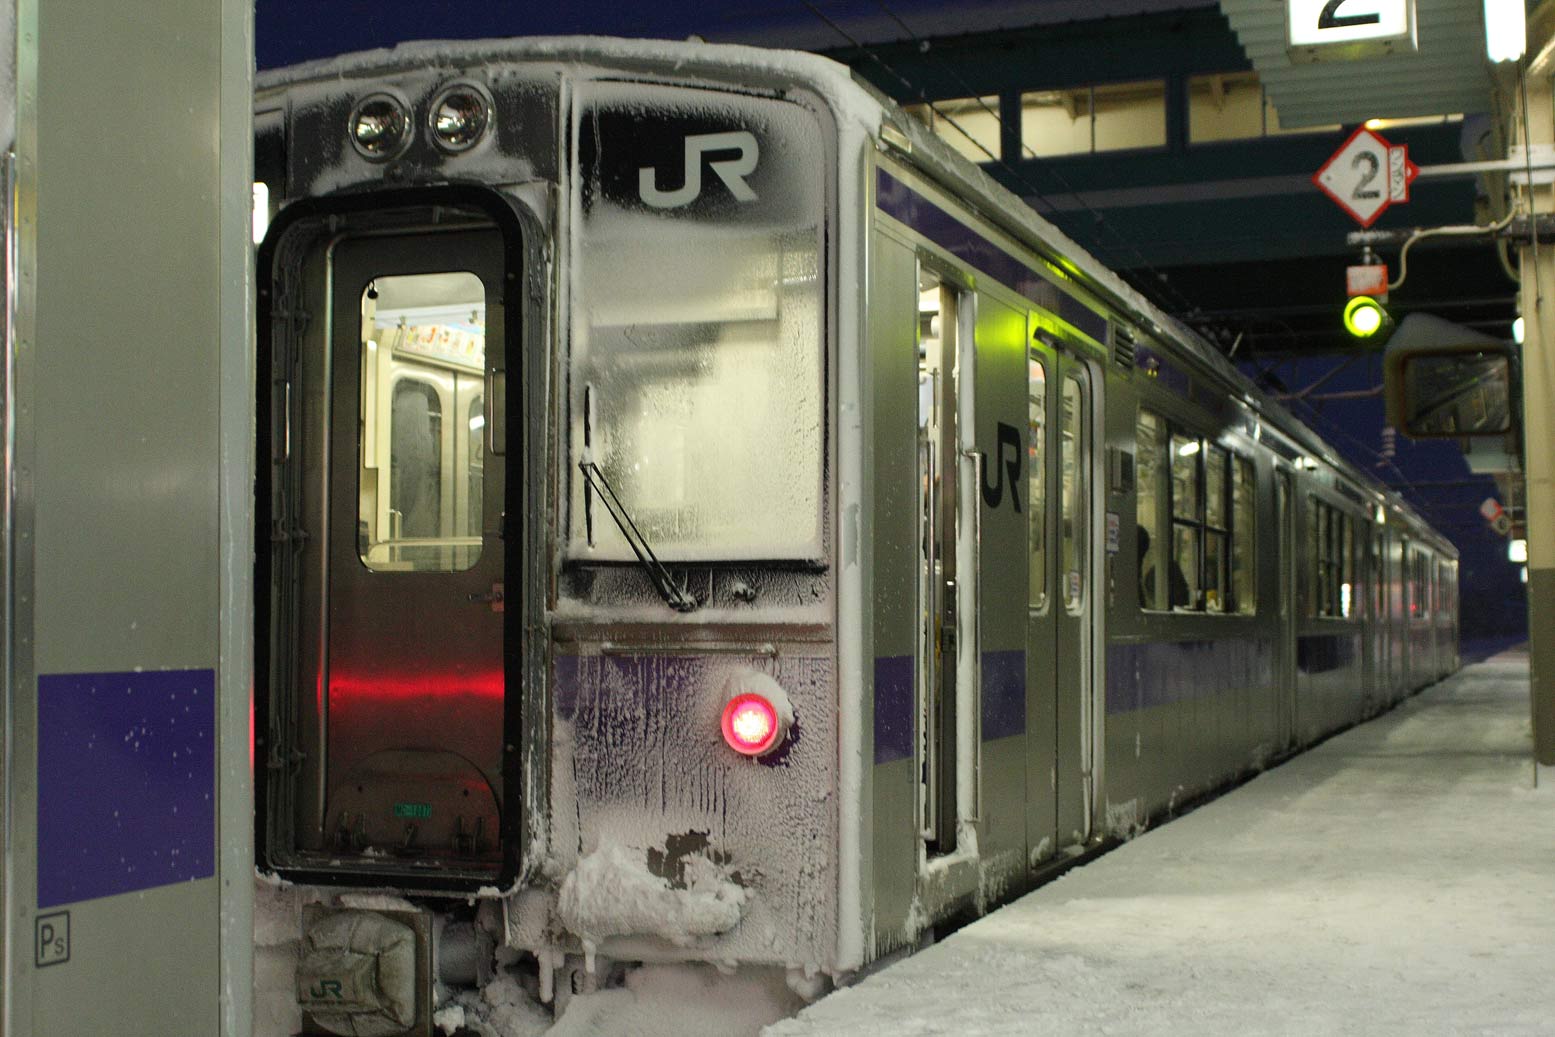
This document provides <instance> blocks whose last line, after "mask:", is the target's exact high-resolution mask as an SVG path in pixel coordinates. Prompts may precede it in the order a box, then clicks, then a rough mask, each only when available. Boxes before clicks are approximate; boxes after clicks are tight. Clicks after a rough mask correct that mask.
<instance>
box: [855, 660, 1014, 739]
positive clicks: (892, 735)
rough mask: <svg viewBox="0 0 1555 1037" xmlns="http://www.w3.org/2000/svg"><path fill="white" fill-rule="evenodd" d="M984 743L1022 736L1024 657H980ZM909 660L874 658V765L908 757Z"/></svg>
mask: <svg viewBox="0 0 1555 1037" xmlns="http://www.w3.org/2000/svg"><path fill="white" fill-rule="evenodd" d="M982 665H983V674H982V678H983V680H982V685H983V698H982V703H981V710H980V714H981V718H982V722H983V741H985V742H991V741H993V740H994V739H997V738H1008V737H1010V736H1011V735H1018V734H1023V733H1025V730H1026V653H1025V651H1024V650H1021V649H1016V650H1015V651H1006V652H984V653H983V660H982ZM915 699H916V696H915V695H914V693H913V657H912V656H910V655H887V656H881V657H880V658H877V659H876V660H875V762H876V763H877V764H880V763H892V762H894V761H896V760H904V759H906V758H907V757H909V756H911V755H912V753H913V745H912V739H913V704H914V701H915Z"/></svg>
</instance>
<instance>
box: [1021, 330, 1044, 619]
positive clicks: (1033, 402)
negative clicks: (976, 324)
mask: <svg viewBox="0 0 1555 1037" xmlns="http://www.w3.org/2000/svg"><path fill="white" fill-rule="evenodd" d="M1026 368H1027V372H1028V374H1027V379H1026V399H1027V404H1026V420H1027V430H1026V435H1027V439H1026V443H1027V446H1026V451H1027V458H1026V500H1027V501H1028V502H1029V504H1028V505H1027V508H1026V516H1027V523H1028V525H1029V527H1030V530H1031V552H1030V555H1029V565H1030V575H1029V576H1028V578H1027V582H1026V587H1027V598H1028V603H1029V604H1030V606H1031V607H1032V608H1034V609H1041V608H1046V607H1047V539H1046V538H1047V464H1046V463H1045V458H1044V452H1043V449H1042V446H1043V444H1044V443H1046V442H1047V367H1046V366H1044V365H1043V362H1042V359H1041V357H1040V356H1039V355H1038V354H1037V353H1032V354H1031V356H1030V358H1029V359H1028V360H1027V361H1026Z"/></svg>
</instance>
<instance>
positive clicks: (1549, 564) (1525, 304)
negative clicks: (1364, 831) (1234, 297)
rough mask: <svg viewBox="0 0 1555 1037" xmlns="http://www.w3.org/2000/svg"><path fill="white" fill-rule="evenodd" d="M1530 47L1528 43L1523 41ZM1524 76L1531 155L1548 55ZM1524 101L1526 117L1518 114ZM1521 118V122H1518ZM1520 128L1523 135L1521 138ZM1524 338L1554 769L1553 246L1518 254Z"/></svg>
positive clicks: (1540, 642) (1538, 690)
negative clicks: (1542, 66) (1525, 77)
mask: <svg viewBox="0 0 1555 1037" xmlns="http://www.w3.org/2000/svg"><path fill="white" fill-rule="evenodd" d="M1529 42H1530V44H1533V43H1534V41H1533V40H1530V41H1529ZM1536 53H1540V56H1539V58H1535V59H1534V61H1533V62H1532V63H1531V67H1530V68H1529V69H1528V72H1527V87H1526V93H1523V92H1522V91H1517V92H1516V93H1514V95H1513V96H1514V97H1515V98H1516V103H1515V104H1514V105H1513V106H1512V107H1513V110H1514V111H1515V113H1516V115H1515V117H1514V119H1513V127H1512V133H1511V138H1512V139H1514V140H1517V141H1519V142H1523V141H1524V140H1525V137H1526V143H1529V144H1531V145H1532V147H1533V148H1534V149H1536V151H1535V153H1537V149H1541V148H1549V147H1550V146H1552V145H1555V101H1552V95H1551V80H1550V71H1551V70H1550V69H1549V68H1547V67H1545V68H1542V69H1541V67H1540V66H1541V65H1547V64H1548V61H1549V59H1548V57H1547V55H1548V54H1549V51H1548V50H1547V49H1546V50H1545V51H1543V52H1542V53H1541V52H1537V51H1536ZM1524 98H1526V103H1527V111H1526V113H1524V111H1523V99H1524ZM1525 116H1526V117H1525ZM1524 127H1526V128H1527V130H1526V134H1525V132H1524ZM1520 202H1521V207H1522V209H1523V211H1525V212H1527V211H1529V210H1530V209H1531V211H1532V212H1533V213H1536V214H1538V215H1540V216H1544V215H1547V214H1549V213H1555V190H1552V189H1551V187H1550V186H1549V185H1538V186H1534V187H1532V188H1528V187H1524V188H1522V189H1521V199H1520ZM1520 261H1521V270H1522V289H1521V291H1522V309H1523V318H1524V327H1525V331H1524V339H1523V351H1522V367H1523V371H1522V373H1523V423H1524V424H1523V434H1524V458H1525V462H1524V465H1525V474H1526V478H1527V494H1528V496H1527V510H1526V512H1525V515H1526V524H1527V537H1528V638H1529V651H1530V653H1531V664H1532V674H1531V696H1532V709H1533V739H1534V758H1535V759H1536V760H1537V762H1538V763H1539V764H1542V765H1544V766H1550V765H1552V764H1555V244H1550V243H1549V242H1545V243H1544V244H1542V245H1537V246H1535V245H1533V244H1532V243H1529V244H1527V245H1525V246H1524V247H1523V248H1522V249H1521V254H1520Z"/></svg>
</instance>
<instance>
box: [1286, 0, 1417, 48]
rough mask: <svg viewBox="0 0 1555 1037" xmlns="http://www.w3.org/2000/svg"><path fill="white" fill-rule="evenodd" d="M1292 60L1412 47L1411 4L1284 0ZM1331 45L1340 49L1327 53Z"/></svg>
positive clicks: (1408, 0) (1372, 0) (1399, 1)
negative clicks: (1340, 45)
mask: <svg viewBox="0 0 1555 1037" xmlns="http://www.w3.org/2000/svg"><path fill="white" fill-rule="evenodd" d="M1285 11H1286V26H1287V29H1288V37H1287V38H1288V41H1289V44H1290V49H1291V52H1292V53H1291V56H1292V57H1293V58H1297V59H1301V58H1305V59H1306V60H1310V61H1318V60H1323V59H1326V58H1358V57H1366V56H1369V55H1373V54H1386V53H1392V52H1394V51H1395V50H1399V49H1404V50H1413V49H1414V46H1415V5H1414V0H1286V2H1285ZM1333 44H1345V46H1342V47H1337V48H1335V49H1332V50H1330V49H1329V47H1330V46H1331V45H1333Z"/></svg>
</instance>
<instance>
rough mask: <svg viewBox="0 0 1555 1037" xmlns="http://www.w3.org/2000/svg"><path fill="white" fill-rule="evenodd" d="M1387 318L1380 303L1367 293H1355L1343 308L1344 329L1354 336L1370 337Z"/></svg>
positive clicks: (1379, 329)
mask: <svg viewBox="0 0 1555 1037" xmlns="http://www.w3.org/2000/svg"><path fill="white" fill-rule="evenodd" d="M1387 320H1388V314H1387V311H1386V310H1384V309H1383V308H1382V304H1381V303H1379V302H1378V301H1377V300H1376V299H1373V298H1372V297H1371V296H1369V295H1357V296H1356V297H1355V298H1353V299H1351V300H1350V301H1349V302H1348V303H1347V304H1346V305H1345V308H1344V330H1346V331H1348V332H1349V333H1350V334H1351V335H1354V336H1355V337H1356V338H1371V337H1372V336H1373V335H1375V334H1376V333H1377V332H1379V331H1381V330H1382V327H1383V325H1384V324H1386V323H1387Z"/></svg>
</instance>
